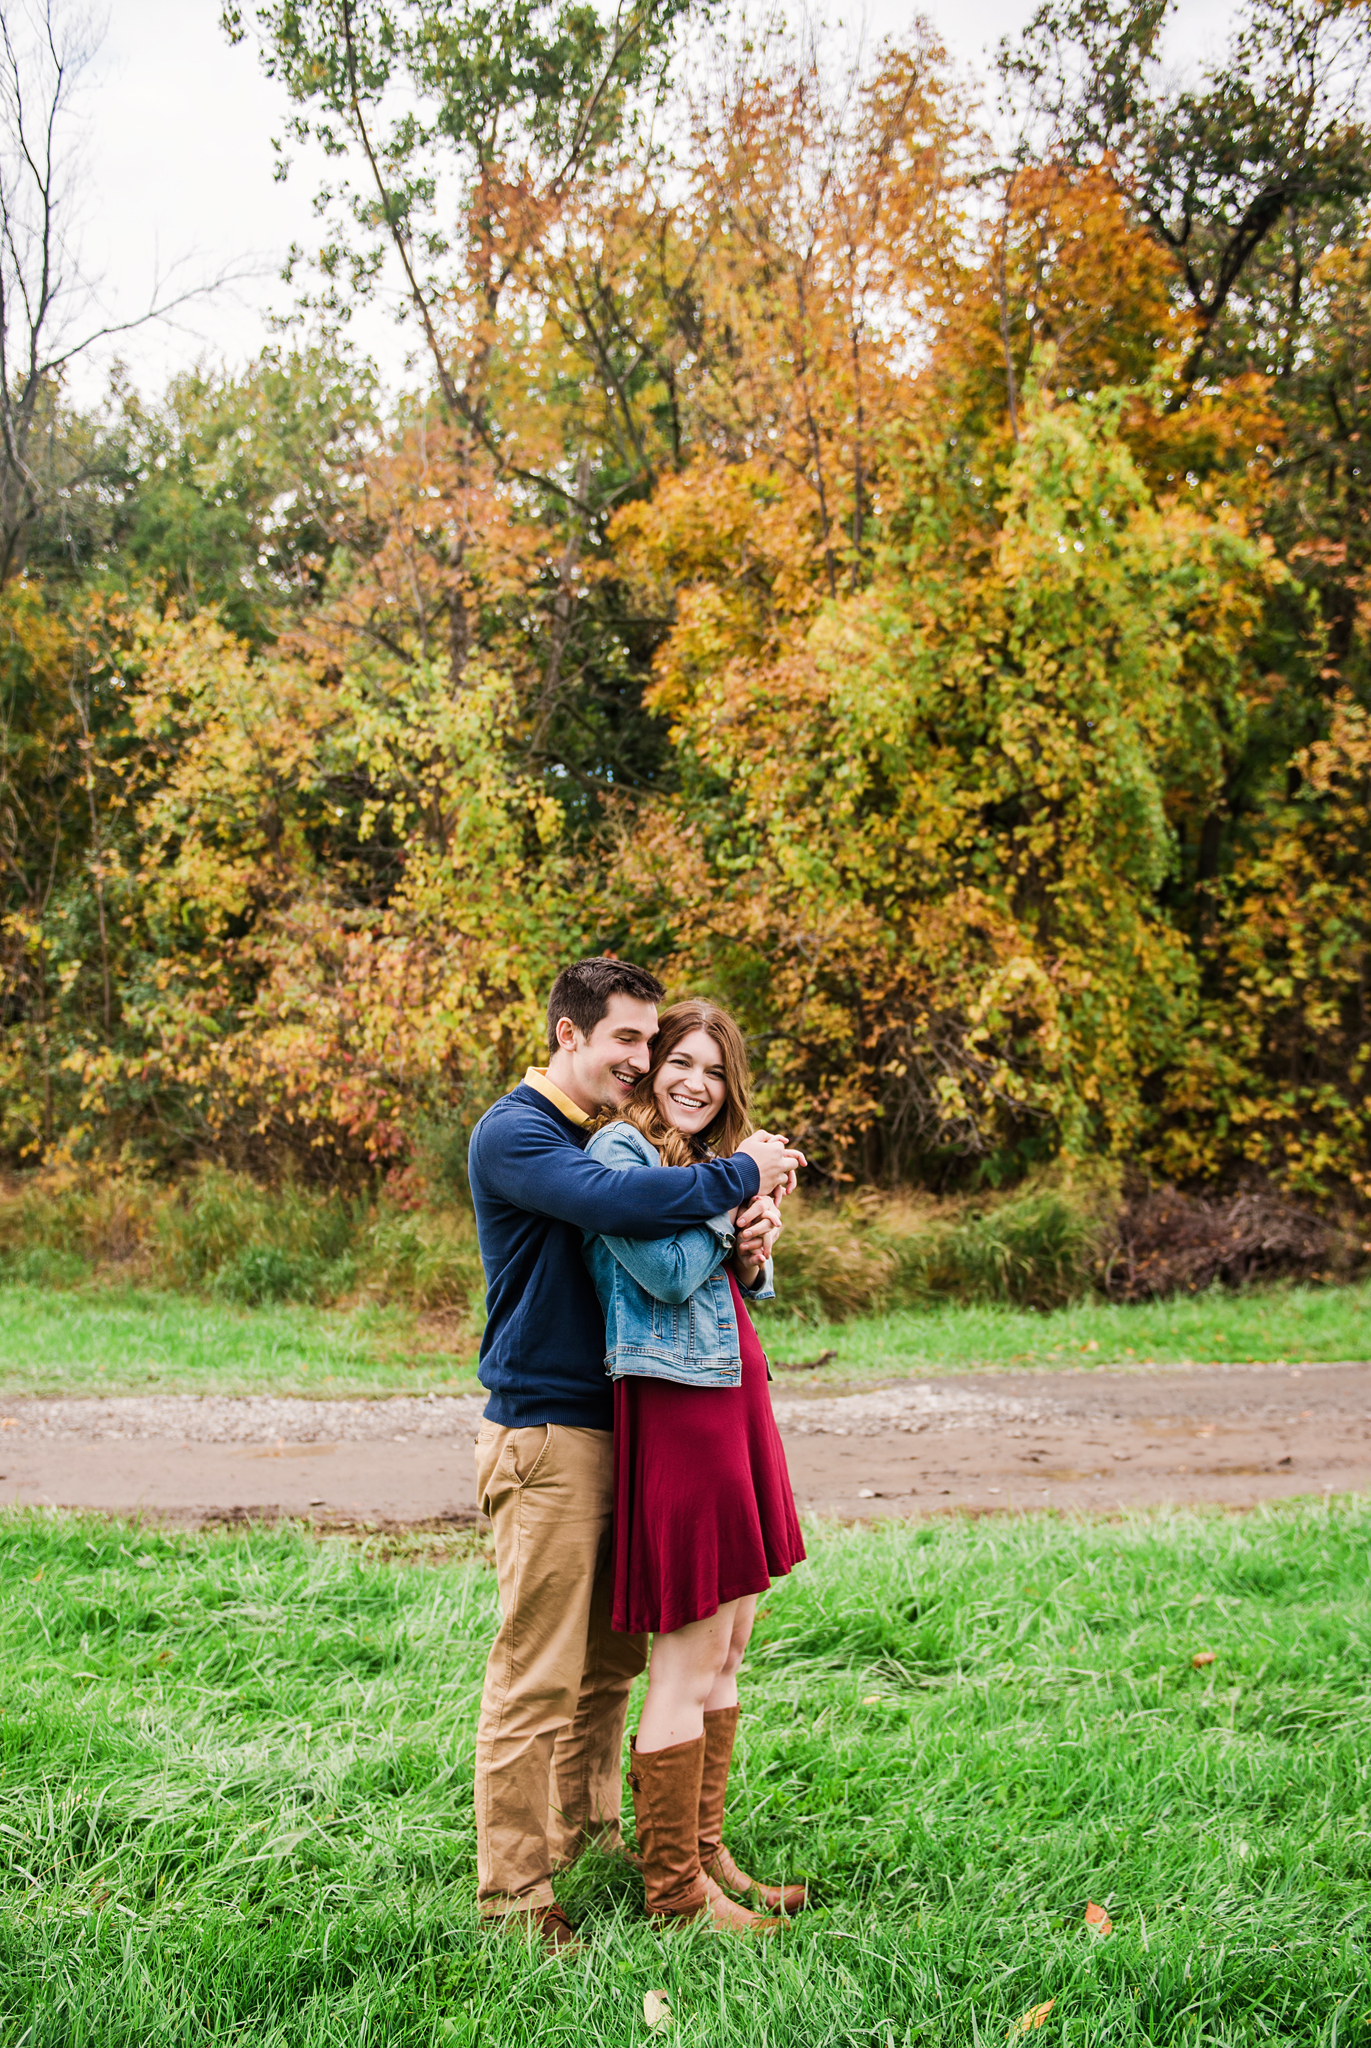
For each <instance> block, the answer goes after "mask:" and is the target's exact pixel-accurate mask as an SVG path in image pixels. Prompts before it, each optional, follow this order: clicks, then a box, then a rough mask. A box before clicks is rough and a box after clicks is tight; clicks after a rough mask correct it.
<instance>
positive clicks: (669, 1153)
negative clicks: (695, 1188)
mask: <svg viewBox="0 0 1371 2048" xmlns="http://www.w3.org/2000/svg"><path fill="white" fill-rule="evenodd" d="M692 1031H707V1032H708V1033H709V1035H710V1037H711V1038H712V1039H713V1040H714V1043H715V1044H716V1045H717V1046H718V1048H719V1063H720V1065H721V1066H722V1067H723V1070H724V1102H723V1108H722V1109H721V1110H720V1111H719V1114H718V1115H717V1116H716V1117H715V1119H714V1121H713V1123H712V1124H710V1125H709V1127H708V1129H706V1130H703V1131H701V1132H699V1134H698V1135H697V1136H695V1137H687V1136H686V1134H685V1132H684V1131H678V1130H677V1129H676V1128H675V1126H674V1125H673V1124H669V1123H667V1122H666V1120H665V1118H664V1117H663V1115H662V1112H661V1110H660V1109H659V1108H658V1107H657V1098H656V1096H655V1094H654V1093H653V1089H654V1087H655V1085H656V1081H657V1076H658V1074H659V1073H660V1072H661V1070H662V1067H663V1066H664V1064H665V1063H666V1061H667V1060H668V1059H669V1058H670V1057H671V1055H672V1053H673V1052H675V1050H676V1048H677V1046H678V1045H679V1044H680V1042H681V1040H682V1039H683V1038H689V1036H690V1034H691V1032H692ZM620 1114H621V1115H622V1116H623V1118H624V1120H625V1122H627V1123H630V1124H636V1126H637V1128H638V1129H639V1130H640V1131H641V1132H642V1134H643V1136H644V1137H645V1138H647V1139H648V1140H649V1141H650V1142H651V1143H652V1144H654V1145H655V1146H656V1147H657V1150H658V1151H659V1152H660V1153H661V1155H662V1164H663V1166H694V1165H696V1164H697V1163H698V1162H699V1161H700V1160H701V1159H704V1158H706V1157H707V1156H708V1155H709V1154H710V1153H712V1152H713V1153H718V1154H719V1156H720V1157H721V1158H726V1157H727V1156H728V1154H729V1153H730V1152H736V1151H737V1149H738V1147H739V1146H740V1145H741V1144H742V1142H743V1139H744V1138H745V1137H747V1136H748V1134H749V1132H750V1131H751V1130H752V1069H751V1067H750V1065H749V1063H748V1057H747V1047H746V1045H745V1044H744V1042H743V1034H742V1032H741V1031H740V1030H739V1029H738V1026H737V1024H736V1023H735V1022H734V1020H733V1019H732V1017H730V1016H729V1014H728V1011H727V1010H721V1009H719V1008H718V1007H717V1005H716V1004H714V1003H706V1002H703V1001H701V1000H700V998H699V997H697V996H692V997H691V998H690V999H689V1000H688V1001H686V1002H684V1003H673V1004H672V1005H671V1008H670V1009H669V1010H663V1012H662V1014H661V1017H660V1018H659V1020H658V1024H657V1036H656V1037H655V1038H654V1039H653V1041H652V1064H651V1066H650V1067H649V1068H648V1070H647V1072H646V1073H645V1074H644V1075H643V1078H642V1080H641V1081H640V1082H639V1083H638V1085H637V1087H636V1088H635V1089H634V1091H633V1096H632V1100H631V1101H630V1102H629V1103H628V1106H627V1107H626V1108H625V1109H624V1110H622V1111H621V1112H620Z"/></svg>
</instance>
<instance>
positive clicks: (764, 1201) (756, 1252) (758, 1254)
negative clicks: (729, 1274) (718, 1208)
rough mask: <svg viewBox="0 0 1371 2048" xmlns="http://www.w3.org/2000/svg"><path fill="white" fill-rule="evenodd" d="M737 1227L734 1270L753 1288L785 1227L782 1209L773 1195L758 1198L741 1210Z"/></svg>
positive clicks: (757, 1196) (746, 1285) (754, 1198)
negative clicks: (782, 1220)
mask: <svg viewBox="0 0 1371 2048" xmlns="http://www.w3.org/2000/svg"><path fill="white" fill-rule="evenodd" d="M735 1227H736V1229H737V1232H738V1238H737V1242H736V1244H735V1245H734V1247H733V1269H734V1271H735V1272H736V1274H737V1276H738V1278H739V1280H740V1281H741V1282H742V1284H743V1286H744V1287H753V1286H755V1285H756V1281H757V1275H758V1274H759V1273H760V1272H761V1270H762V1267H763V1266H764V1265H765V1264H766V1262H767V1260H768V1259H769V1258H770V1257H771V1247H772V1246H773V1245H774V1244H775V1242H776V1239H777V1238H778V1237H779V1236H780V1234H781V1231H782V1229H783V1228H784V1225H783V1224H782V1222H781V1211H780V1208H779V1206H778V1204H777V1203H776V1202H774V1201H773V1200H772V1198H771V1196H770V1195H754V1196H753V1198H752V1200H751V1201H750V1202H749V1203H748V1204H747V1205H746V1207H745V1208H742V1209H740V1210H739V1211H738V1216H737V1222H736V1225H735Z"/></svg>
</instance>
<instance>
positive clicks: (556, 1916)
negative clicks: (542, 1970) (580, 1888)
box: [494, 1906, 582, 1956]
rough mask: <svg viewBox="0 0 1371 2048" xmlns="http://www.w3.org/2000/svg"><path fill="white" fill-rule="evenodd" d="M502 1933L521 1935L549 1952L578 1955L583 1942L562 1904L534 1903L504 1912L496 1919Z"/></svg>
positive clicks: (546, 1952)
mask: <svg viewBox="0 0 1371 2048" xmlns="http://www.w3.org/2000/svg"><path fill="white" fill-rule="evenodd" d="M494 1925H495V1926H496V1927H497V1928H498V1929H499V1931H500V1932H501V1933H502V1934H518V1935H522V1936H523V1937H524V1938H525V1940H527V1941H531V1942H536V1943H537V1945H538V1947H539V1948H541V1949H542V1951H543V1954H544V1955H547V1956H578V1955H579V1954H580V1953H581V1947H582V1944H581V1942H580V1940H579V1939H578V1938H577V1934H576V1930H575V1928H574V1927H573V1926H572V1924H571V1922H570V1921H569V1920H568V1919H567V1916H566V1914H565V1913H564V1912H563V1911H562V1909H561V1907H560V1906H531V1907H530V1908H529V1909H528V1910H527V1911H526V1912H512V1913H502V1914H501V1915H500V1916H499V1918H498V1919H497V1920H496V1921H495V1922H494Z"/></svg>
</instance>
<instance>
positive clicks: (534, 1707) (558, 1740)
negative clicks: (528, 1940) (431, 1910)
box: [476, 1422, 647, 1914]
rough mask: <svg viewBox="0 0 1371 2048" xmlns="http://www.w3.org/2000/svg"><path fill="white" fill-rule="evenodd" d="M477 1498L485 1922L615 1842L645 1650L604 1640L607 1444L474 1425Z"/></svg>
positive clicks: (479, 1850) (575, 1433)
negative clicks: (631, 1706) (489, 1587)
mask: <svg viewBox="0 0 1371 2048" xmlns="http://www.w3.org/2000/svg"><path fill="white" fill-rule="evenodd" d="M476 1486H477V1496H478V1498H479V1500H480V1503H481V1506H482V1508H483V1509H484V1511H485V1513H486V1514H487V1515H488V1516H489V1517H490V1521H491V1526H492V1528H493V1529H494V1531H495V1570H496V1575H497V1578H498V1582H499V1588H500V1612H501V1616H502V1619H501V1622H500V1628H499V1633H498V1634H497V1635H496V1638H495V1642H494V1644H493V1646H492V1648H491V1652H490V1660H489V1662H488V1663H487V1665H486V1682H485V1690H484V1692H483V1694H482V1696H481V1718H480V1722H479V1724H478V1726H477V1731H476V1868H477V1881H478V1889H477V1899H478V1901H479V1904H480V1909H481V1911H482V1913H485V1914H499V1913H507V1912H511V1911H523V1912H528V1911H531V1910H532V1909H533V1908H534V1907H537V1906H545V1905H550V1904H551V1902H552V1885H551V1877H552V1872H553V1870H554V1869H561V1868H562V1867H564V1866H565V1865H566V1864H568V1863H571V1862H573V1861H574V1860H575V1858H576V1856H577V1855H578V1854H579V1853H580V1851H581V1849H582V1848H583V1847H584V1846H585V1845H586V1843H587V1842H588V1841H591V1840H598V1841H599V1842H600V1843H601V1844H602V1845H603V1846H605V1847H609V1848H612V1847H614V1846H615V1845H617V1843H618V1842H619V1841H620V1840H621V1839H622V1838H621V1836H620V1834H619V1812H620V1806H621V1802H622V1796H623V1793H622V1769H623V1742H624V1721H625V1718H626V1716H627V1713H628V1694H629V1688H630V1686H631V1685H632V1683H633V1681H634V1679H635V1678H636V1677H637V1675H638V1673H639V1672H640V1671H641V1670H642V1668H643V1666H644V1664H645V1663H646V1662H647V1638H646V1637H645V1636H616V1635H615V1634H614V1633H613V1631H612V1630H611V1628H610V1626H609V1616H610V1595H611V1590H612V1588H611V1584H610V1551H609V1525H610V1511H611V1509H612V1507H613V1499H614V1493H613V1489H614V1438H613V1436H612V1434H611V1433H610V1431H609V1430H607V1429H568V1428H565V1427H563V1426H562V1425H561V1424H552V1423H547V1424H543V1425H542V1426H540V1427H539V1428H536V1429H505V1428H503V1427H502V1426H501V1425H500V1424H499V1423H494V1422H483V1423H482V1424H481V1432H480V1435H479V1436H478V1437H477V1439H476Z"/></svg>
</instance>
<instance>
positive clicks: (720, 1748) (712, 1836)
mask: <svg viewBox="0 0 1371 2048" xmlns="http://www.w3.org/2000/svg"><path fill="white" fill-rule="evenodd" d="M737 1733H738V1709H737V1708H736V1707H719V1708H718V1709H717V1710H716V1711H715V1712H714V1713H712V1714H706V1715H705V1756H704V1763H703V1765H702V1766H701V1770H700V1825H699V1853H700V1868H701V1870H702V1871H703V1872H704V1874H705V1877H706V1878H708V1879H712V1880H713V1882H714V1883H715V1884H716V1885H717V1886H719V1887H720V1888H721V1889H722V1890H723V1891H727V1892H743V1893H747V1892H755V1893H756V1895H757V1897H758V1898H759V1899H760V1900H761V1902H762V1904H763V1905H764V1906H766V1907H768V1908H769V1910H770V1911H771V1912H773V1913H798V1912H800V1911H802V1910H803V1908H804V1907H805V1906H807V1905H808V1904H809V1888H808V1886H807V1885H802V1884H786V1885H780V1884H760V1883H759V1882H758V1881H757V1879H756V1878H755V1877H749V1876H748V1874H747V1872H746V1871H745V1870H740V1869H739V1868H738V1865H737V1864H736V1863H735V1862H734V1861H733V1858H732V1857H731V1856H730V1855H729V1853H728V1850H727V1849H726V1848H725V1847H724V1799H725V1796H726V1794H727V1792H728V1773H729V1767H730V1765H731V1764H732V1762H733V1744H734V1741H735V1739H736V1737H737Z"/></svg>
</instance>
